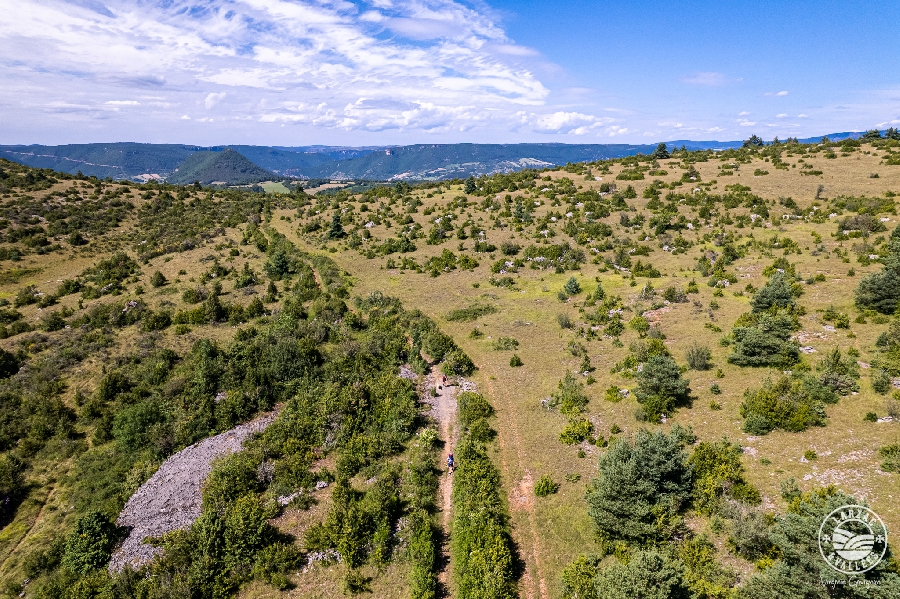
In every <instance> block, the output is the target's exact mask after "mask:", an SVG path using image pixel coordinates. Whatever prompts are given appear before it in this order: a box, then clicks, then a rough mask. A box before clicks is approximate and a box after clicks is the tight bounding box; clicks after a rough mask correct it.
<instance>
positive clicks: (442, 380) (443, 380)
mask: <svg viewBox="0 0 900 599" xmlns="http://www.w3.org/2000/svg"><path fill="white" fill-rule="evenodd" d="M441 383H443V385H444V387H446V386H447V375H446V374H442V375H441Z"/></svg>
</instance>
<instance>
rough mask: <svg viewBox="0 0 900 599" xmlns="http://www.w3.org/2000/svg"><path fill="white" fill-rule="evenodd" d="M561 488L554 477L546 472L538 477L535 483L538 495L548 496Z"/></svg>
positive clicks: (535, 492)
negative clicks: (554, 480)
mask: <svg viewBox="0 0 900 599" xmlns="http://www.w3.org/2000/svg"><path fill="white" fill-rule="evenodd" d="M558 490H559V484H558V483H555V482H553V478H552V477H551V476H550V475H549V474H545V475H543V476H542V477H540V478H539V479H538V481H537V482H536V483H535V485H534V494H535V495H537V496H538V497H547V496H548V495H553V494H554V493H556V492H557V491H558Z"/></svg>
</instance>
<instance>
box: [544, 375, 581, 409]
mask: <svg viewBox="0 0 900 599" xmlns="http://www.w3.org/2000/svg"><path fill="white" fill-rule="evenodd" d="M587 404H588V396H587V395H586V394H585V392H584V384H583V383H582V382H581V381H579V380H578V377H576V376H575V375H574V374H572V373H571V372H567V373H566V376H564V377H563V379H562V380H561V381H560V382H559V383H558V384H557V390H556V393H554V394H553V395H552V396H551V397H550V402H549V406H550V407H551V408H558V409H559V411H560V413H561V414H566V415H576V414H579V413H581V412H582V411H584V408H585V407H586V406H587Z"/></svg>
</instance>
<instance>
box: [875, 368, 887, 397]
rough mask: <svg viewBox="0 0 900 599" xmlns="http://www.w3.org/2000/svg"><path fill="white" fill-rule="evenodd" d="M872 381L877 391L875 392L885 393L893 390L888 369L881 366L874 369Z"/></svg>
mask: <svg viewBox="0 0 900 599" xmlns="http://www.w3.org/2000/svg"><path fill="white" fill-rule="evenodd" d="M871 383H872V390H873V391H875V393H878V394H880V395H884V394H885V393H887V392H888V391H890V390H891V375H889V374H888V373H887V371H885V370H884V369H881V368H879V369H878V370H873V371H872V377H871Z"/></svg>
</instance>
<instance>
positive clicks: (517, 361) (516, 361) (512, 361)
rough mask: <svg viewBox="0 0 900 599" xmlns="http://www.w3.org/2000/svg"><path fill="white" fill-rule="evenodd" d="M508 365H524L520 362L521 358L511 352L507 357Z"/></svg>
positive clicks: (514, 366)
mask: <svg viewBox="0 0 900 599" xmlns="http://www.w3.org/2000/svg"><path fill="white" fill-rule="evenodd" d="M509 365H510V366H512V367H513V368H516V367H519V366H524V362H522V358H520V357H519V356H518V354H513V355H512V357H511V358H510V359H509Z"/></svg>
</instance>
